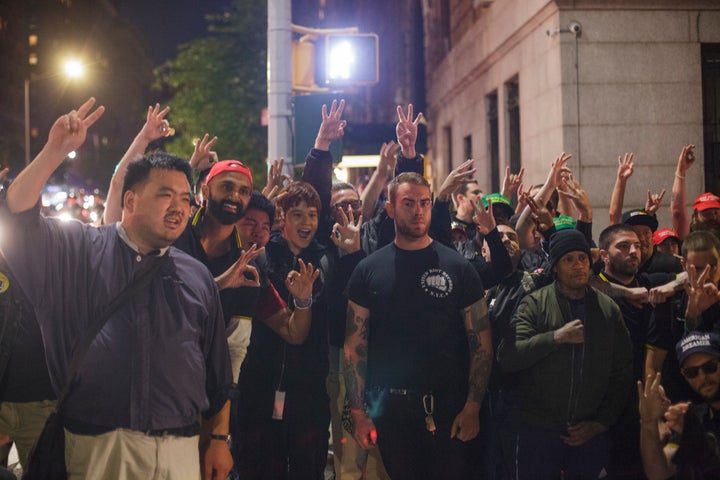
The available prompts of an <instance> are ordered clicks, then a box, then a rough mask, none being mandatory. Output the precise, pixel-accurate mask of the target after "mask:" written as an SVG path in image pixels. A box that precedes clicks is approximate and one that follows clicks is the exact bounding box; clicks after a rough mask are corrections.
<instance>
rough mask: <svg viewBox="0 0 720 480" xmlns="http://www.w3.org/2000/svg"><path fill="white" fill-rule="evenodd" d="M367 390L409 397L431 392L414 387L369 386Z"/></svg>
mask: <svg viewBox="0 0 720 480" xmlns="http://www.w3.org/2000/svg"><path fill="white" fill-rule="evenodd" d="M368 390H369V391H372V392H377V393H381V392H382V393H388V394H390V395H396V396H399V397H410V396H418V395H423V394H424V393H431V392H423V391H422V390H418V389H414V388H394V387H369V388H368Z"/></svg>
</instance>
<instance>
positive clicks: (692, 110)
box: [423, 0, 720, 232]
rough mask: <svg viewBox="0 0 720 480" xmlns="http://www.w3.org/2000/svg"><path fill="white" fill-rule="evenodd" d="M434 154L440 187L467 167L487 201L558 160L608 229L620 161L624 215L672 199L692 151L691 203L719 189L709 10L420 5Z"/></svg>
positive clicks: (715, 68)
mask: <svg viewBox="0 0 720 480" xmlns="http://www.w3.org/2000/svg"><path fill="white" fill-rule="evenodd" d="M423 20H424V31H425V65H426V85H427V117H428V147H429V154H430V156H431V159H432V165H433V177H434V181H435V182H440V181H442V179H443V178H444V176H445V175H447V173H448V172H449V170H451V169H452V168H454V167H455V166H457V165H459V164H460V163H461V162H462V161H463V160H464V159H466V158H470V157H472V158H475V160H476V167H477V169H478V174H477V175H476V176H477V179H478V180H479V183H480V186H481V188H482V189H483V191H484V192H487V193H489V192H496V191H499V189H500V186H501V182H502V178H503V175H504V172H505V167H506V166H510V167H511V169H512V170H513V171H514V172H517V171H518V170H519V169H520V167H525V185H526V186H527V185H530V184H538V183H542V182H543V181H544V179H545V177H546V175H547V171H548V169H549V166H550V163H551V162H552V160H553V159H554V158H555V157H556V156H557V155H559V154H560V153H561V152H563V151H565V152H568V153H572V154H573V158H572V160H571V161H570V166H571V167H572V169H573V170H574V172H575V175H576V178H579V179H580V181H581V183H582V184H583V186H584V187H585V189H586V190H587V191H588V194H589V196H590V200H591V202H592V205H593V207H594V208H595V215H594V222H595V224H596V232H599V231H600V228H602V227H604V226H606V225H607V223H608V216H607V212H608V206H609V202H610V192H611V191H612V188H613V185H614V182H615V176H616V171H617V157H618V155H621V154H624V153H625V152H633V153H634V154H635V173H634V175H633V177H632V178H631V180H630V183H629V184H628V190H627V192H626V195H625V208H626V209H627V208H630V207H642V206H643V205H644V202H645V199H646V198H647V190H648V189H650V190H652V191H654V192H659V191H660V190H662V189H663V188H664V189H666V190H667V191H668V193H667V195H666V197H665V200H664V204H663V206H662V207H661V209H660V212H659V213H658V216H659V220H660V224H661V226H670V222H671V218H670V215H669V208H668V207H667V205H668V203H669V197H670V189H671V187H672V182H673V176H674V169H675V165H676V162H677V158H678V155H679V153H680V151H681V149H682V146H683V145H686V144H690V143H692V144H695V145H696V150H695V151H696V156H697V158H698V165H696V166H694V167H693V168H692V169H691V170H690V172H689V173H688V179H687V185H688V194H687V196H688V200H689V201H690V202H692V201H693V199H694V198H695V196H697V195H698V194H699V193H702V192H704V191H709V190H711V191H715V192H716V193H717V192H720V149H718V145H720V128H719V127H718V124H719V122H718V115H719V113H718V112H720V95H718V93H720V87H719V85H720V49H719V48H718V46H719V45H720V2H718V1H717V0H698V1H692V0H655V1H647V0H645V1H642V0H636V1H620V0H604V1H603V0H595V1H593V0H551V1H548V0H502V1H501V0H496V1H480V0H424V1H423Z"/></svg>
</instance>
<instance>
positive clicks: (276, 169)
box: [262, 158, 292, 200]
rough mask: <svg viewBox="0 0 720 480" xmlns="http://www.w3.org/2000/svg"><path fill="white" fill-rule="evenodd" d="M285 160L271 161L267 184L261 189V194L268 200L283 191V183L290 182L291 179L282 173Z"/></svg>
mask: <svg viewBox="0 0 720 480" xmlns="http://www.w3.org/2000/svg"><path fill="white" fill-rule="evenodd" d="M284 164H285V159H284V158H281V159H280V160H279V161H278V160H273V161H272V162H271V163H270V170H269V171H268V177H267V183H266V184H265V186H264V187H263V189H262V194H263V195H265V196H266V197H267V198H268V199H269V200H272V199H273V198H275V196H276V195H277V194H278V193H279V192H280V190H282V189H283V187H284V186H285V182H288V183H290V182H292V178H290V176H289V175H286V174H284V173H283V165H284Z"/></svg>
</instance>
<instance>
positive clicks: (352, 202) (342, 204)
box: [332, 200, 362, 210]
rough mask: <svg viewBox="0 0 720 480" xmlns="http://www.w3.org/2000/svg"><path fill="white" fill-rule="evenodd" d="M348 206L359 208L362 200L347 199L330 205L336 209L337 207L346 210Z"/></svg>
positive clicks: (354, 208)
mask: <svg viewBox="0 0 720 480" xmlns="http://www.w3.org/2000/svg"><path fill="white" fill-rule="evenodd" d="M348 207H350V208H351V209H353V210H360V209H361V208H362V200H349V201H346V202H338V203H336V204H335V205H333V206H332V208H333V210H337V209H338V208H342V209H343V210H347V209H348Z"/></svg>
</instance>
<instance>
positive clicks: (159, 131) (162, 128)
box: [140, 103, 175, 143]
mask: <svg viewBox="0 0 720 480" xmlns="http://www.w3.org/2000/svg"><path fill="white" fill-rule="evenodd" d="M169 112H170V107H165V108H163V109H162V110H160V104H159V103H156V104H155V106H154V107H153V106H152V105H150V106H148V111H147V117H146V118H145V124H144V125H143V126H142V128H141V129H140V135H142V137H143V138H144V139H145V141H146V142H147V143H150V142H153V141H155V140H157V139H158V138H163V137H169V136H171V135H174V134H175V129H174V128H171V127H170V122H168V121H167V119H166V118H165V117H166V116H167V114H168V113H169Z"/></svg>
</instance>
